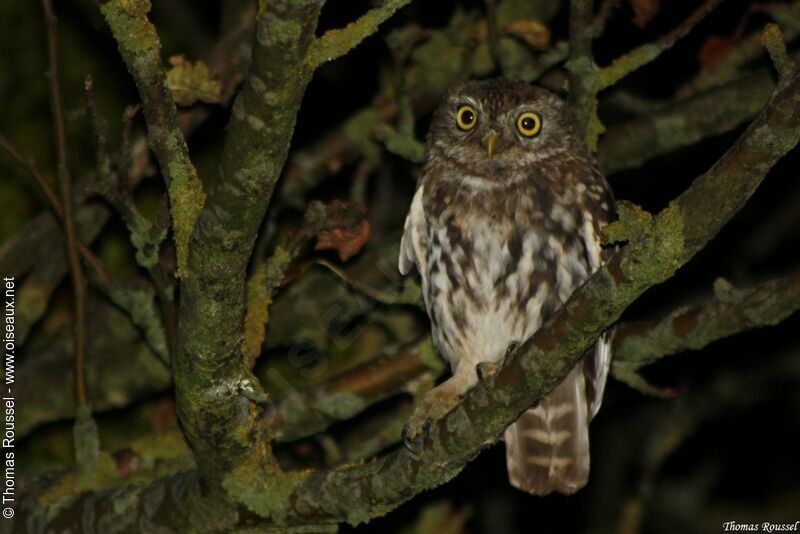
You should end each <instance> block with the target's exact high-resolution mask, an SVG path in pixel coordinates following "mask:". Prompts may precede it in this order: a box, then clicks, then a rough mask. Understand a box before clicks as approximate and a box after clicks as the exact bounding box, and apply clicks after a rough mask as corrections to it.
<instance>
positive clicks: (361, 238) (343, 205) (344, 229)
mask: <svg viewBox="0 0 800 534" xmlns="http://www.w3.org/2000/svg"><path fill="white" fill-rule="evenodd" d="M325 211H326V214H327V217H328V220H329V221H330V222H332V223H333V224H331V225H330V226H328V225H326V226H327V227H326V228H325V229H324V230H320V232H319V233H318V234H317V246H316V247H314V249H315V250H335V251H336V252H338V253H339V259H340V260H342V261H347V260H348V259H350V258H352V257H353V256H355V255H356V254H358V253H359V251H360V250H361V249H362V248H363V247H364V244H366V242H367V241H369V237H370V235H371V234H372V227H371V226H370V224H369V221H367V219H366V214H367V210H366V208H364V207H363V206H357V205H355V204H352V203H350V202H343V201H341V200H334V201H333V202H331V203H330V204H329V205H327V206H326V207H325Z"/></svg>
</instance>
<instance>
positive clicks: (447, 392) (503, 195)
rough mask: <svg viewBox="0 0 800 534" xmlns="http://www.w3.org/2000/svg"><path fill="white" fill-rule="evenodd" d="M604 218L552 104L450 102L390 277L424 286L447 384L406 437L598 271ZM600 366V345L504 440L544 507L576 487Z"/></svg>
mask: <svg viewBox="0 0 800 534" xmlns="http://www.w3.org/2000/svg"><path fill="white" fill-rule="evenodd" d="M612 210H613V197H612V194H611V191H610V189H609V187H608V185H607V183H606V181H605V180H604V179H603V177H602V176H601V175H600V174H599V172H598V171H597V168H596V165H595V162H594V161H593V160H592V158H591V157H590V156H589V155H588V153H587V151H586V149H585V148H584V145H583V143H582V140H581V138H580V136H579V134H578V131H577V128H576V127H575V124H574V121H573V119H572V117H571V115H570V113H569V111H568V110H567V108H566V106H565V105H564V103H563V102H562V101H561V100H560V99H559V98H558V97H557V96H555V95H553V94H552V93H549V92H547V91H545V90H543V89H539V88H535V87H532V86H529V85H526V84H524V83H522V82H511V81H508V80H503V79H498V80H489V81H482V82H470V83H467V84H465V85H463V86H461V87H459V88H456V89H454V90H453V91H452V92H451V93H450V94H449V95H448V96H447V97H446V99H445V101H444V102H443V103H442V105H441V106H440V107H439V109H438V110H437V111H436V113H435V115H434V118H433V121H432V124H431V128H430V132H429V135H428V141H427V161H426V164H425V168H424V172H423V175H422V178H421V180H420V182H419V184H418V188H417V191H416V194H415V196H414V199H413V201H412V204H411V209H410V211H409V214H408V217H407V219H406V224H405V233H404V235H403V240H402V243H401V250H400V260H399V267H400V271H401V272H402V273H403V274H406V273H408V272H409V271H410V270H411V269H412V267H414V266H416V268H417V269H418V271H419V273H420V275H421V278H422V291H423V297H424V300H425V307H426V310H427V312H428V315H429V317H430V320H431V330H432V334H433V339H434V342H435V344H436V346H437V348H438V350H439V352H440V353H441V355H442V356H443V357H444V358H445V359H446V360H447V361H448V362H449V363H450V367H451V370H452V372H453V376H452V377H451V378H450V379H448V380H447V381H446V382H444V383H443V384H442V385H440V386H438V387H437V388H435V389H434V390H433V391H432V392H430V393H429V394H428V395H427V396H426V398H425V399H424V400H423V402H422V404H421V406H420V407H419V408H418V410H417V411H416V412H415V415H414V416H413V417H412V419H411V421H410V422H409V425H408V427H407V434H408V435H407V437H411V438H412V439H413V438H414V437H415V436H416V435H418V434H419V433H420V432H421V431H422V429H423V427H424V425H425V422H426V421H427V419H428V418H431V417H438V416H441V415H443V414H444V413H446V412H447V411H449V410H450V409H451V408H452V407H453V406H454V404H455V403H456V402H457V400H458V397H459V396H460V395H462V394H463V393H465V392H466V391H467V390H468V389H469V388H470V387H472V386H473V385H475V383H476V381H477V375H476V366H477V365H478V364H479V363H482V362H489V363H496V362H499V361H500V360H501V359H502V358H503V356H504V354H505V353H506V350H507V348H508V346H509V345H510V344H511V343H514V342H521V341H524V340H525V339H527V338H528V337H530V336H531V335H532V334H533V333H534V332H535V331H536V330H537V329H538V328H539V327H540V326H541V325H542V323H543V322H544V321H546V320H547V318H548V317H549V316H551V315H552V314H553V312H554V311H555V310H557V309H558V307H559V306H560V305H561V304H562V303H564V302H565V301H566V300H567V299H568V298H569V296H570V295H571V294H572V292H573V291H574V290H575V289H576V288H577V287H578V286H579V285H580V284H582V283H583V282H584V281H585V280H586V279H587V278H588V277H589V276H590V275H591V273H592V272H594V271H595V270H597V269H598V267H599V266H600V265H601V264H602V262H603V259H604V257H605V255H606V252H605V251H604V250H603V249H602V248H601V246H600V230H601V228H602V227H603V226H604V225H605V224H607V222H608V221H609V218H610V217H611V213H612ZM608 363H609V340H608V338H607V337H605V336H604V337H603V338H601V339H600V340H599V341H598V343H597V346H596V348H595V350H593V351H591V354H587V355H586V356H585V358H584V359H583V360H581V362H579V363H578V365H577V366H576V367H575V369H573V370H572V371H571V373H570V374H569V376H568V377H567V378H566V379H565V380H564V382H563V383H562V384H560V385H559V386H558V387H556V389H555V390H554V391H553V392H551V393H550V394H549V395H548V396H547V397H546V398H544V399H543V400H542V401H541V402H539V403H538V404H537V405H536V406H534V407H532V408H531V409H529V410H527V411H526V412H524V413H523V414H522V415H521V416H520V418H519V419H518V420H517V422H516V423H514V424H512V425H511V426H510V427H509V428H508V429H507V430H506V433H505V436H504V438H505V441H506V451H507V459H508V470H509V477H510V480H511V482H512V484H514V485H515V486H517V487H519V488H521V489H524V490H526V491H529V492H531V493H536V494H547V493H550V492H551V491H560V492H562V493H572V492H574V491H576V490H577V489H579V488H580V487H582V486H583V485H584V484H585V483H586V480H587V478H588V472H589V450H588V447H589V442H588V422H589V420H590V419H591V418H592V416H593V415H594V414H595V413H596V412H597V409H598V408H599V406H600V401H601V399H602V392H603V386H604V384H605V379H606V376H607V371H608Z"/></svg>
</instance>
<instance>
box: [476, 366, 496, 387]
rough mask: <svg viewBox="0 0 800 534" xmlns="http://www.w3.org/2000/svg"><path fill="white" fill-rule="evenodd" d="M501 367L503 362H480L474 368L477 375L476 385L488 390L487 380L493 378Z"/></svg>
mask: <svg viewBox="0 0 800 534" xmlns="http://www.w3.org/2000/svg"><path fill="white" fill-rule="evenodd" d="M502 366H503V362H481V363H479V364H478V365H477V366H476V367H475V373H476V374H477V375H478V383H480V385H481V386H483V387H485V388H488V387H489V379H490V378H491V377H492V376H494V375H495V374H496V373H497V371H498V370H499V369H500V368H501V367H502Z"/></svg>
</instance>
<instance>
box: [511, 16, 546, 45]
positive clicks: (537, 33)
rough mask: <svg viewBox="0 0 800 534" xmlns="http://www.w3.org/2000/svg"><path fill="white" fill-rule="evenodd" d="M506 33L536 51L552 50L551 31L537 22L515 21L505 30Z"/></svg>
mask: <svg viewBox="0 0 800 534" xmlns="http://www.w3.org/2000/svg"><path fill="white" fill-rule="evenodd" d="M504 30H505V32H506V33H510V34H512V35H515V36H516V37H519V38H520V39H522V40H523V41H525V42H526V43H528V44H529V45H530V46H531V48H534V49H535V50H547V49H548V48H550V30H549V29H548V28H547V26H545V25H544V24H542V23H541V22H539V21H536V20H515V21H512V22H510V23H509V24H507V25H506V27H505V28H504Z"/></svg>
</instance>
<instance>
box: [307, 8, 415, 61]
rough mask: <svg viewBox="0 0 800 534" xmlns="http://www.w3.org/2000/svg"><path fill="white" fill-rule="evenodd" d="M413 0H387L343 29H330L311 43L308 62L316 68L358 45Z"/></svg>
mask: <svg viewBox="0 0 800 534" xmlns="http://www.w3.org/2000/svg"><path fill="white" fill-rule="evenodd" d="M410 3H411V0H386V1H385V2H384V4H383V5H382V6H380V7H376V8H373V9H371V10H370V11H368V12H367V13H365V14H364V15H362V16H361V17H359V19H358V20H356V21H355V22H351V23H350V24H348V25H347V26H345V27H344V28H341V29H336V30H328V31H327V32H325V34H324V35H322V36H321V37H319V38H318V39H315V40H314V42H313V43H312V44H311V46H310V48H309V50H308V55H307V56H306V64H307V65H308V66H309V67H311V69H316V68H317V67H319V66H320V65H322V64H323V63H326V62H328V61H333V60H334V59H336V58H339V57H341V56H343V55H345V54H346V53H348V52H349V51H350V50H352V49H353V48H355V47H356V46H358V45H359V44H360V43H361V41H363V40H364V39H366V38H367V37H369V36H370V35H372V34H373V33H375V32H376V31H378V27H379V26H380V25H381V24H383V23H384V22H386V20H388V19H389V18H390V17H391V16H392V15H394V14H395V12H396V11H397V10H399V9H400V8H403V7H405V6H406V5H408V4H410Z"/></svg>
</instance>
